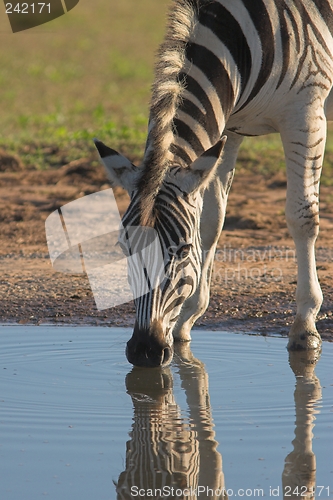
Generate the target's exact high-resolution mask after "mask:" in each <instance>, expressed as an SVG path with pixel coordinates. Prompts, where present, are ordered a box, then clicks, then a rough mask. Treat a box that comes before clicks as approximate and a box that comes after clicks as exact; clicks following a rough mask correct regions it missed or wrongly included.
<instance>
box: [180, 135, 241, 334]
mask: <svg viewBox="0 0 333 500" xmlns="http://www.w3.org/2000/svg"><path fill="white" fill-rule="evenodd" d="M226 135H227V137H228V139H227V142H226V145H225V147H224V153H223V161H222V163H221V165H220V166H219V168H218V172H217V176H216V178H215V179H214V180H213V181H212V182H211V184H210V186H209V188H208V189H207V190H206V191H205V194H204V204H203V210H202V215H201V225H200V233H201V242H202V267H201V277H200V281H199V286H198V288H197V290H196V291H195V293H194V294H193V295H192V296H191V297H189V298H188V299H187V300H186V301H185V302H184V305H183V307H182V310H181V313H180V316H179V319H178V321H177V324H176V326H175V328H174V330H173V336H174V339H175V340H179V341H188V340H191V329H192V326H193V325H194V323H195V322H196V320H197V319H198V318H200V317H201V316H202V315H203V314H204V312H205V311H206V309H207V307H208V305H209V299H210V282H211V276H212V271H213V265H214V256H215V250H216V245H217V242H218V240H219V237H220V234H221V231H222V228H223V224H224V218H225V211H226V206H227V199H228V194H229V190H230V187H231V183H232V179H233V176H234V168H235V163H236V159H237V153H238V149H239V146H240V144H241V142H242V140H243V138H242V137H241V136H238V135H236V134H234V133H232V132H227V133H226Z"/></svg>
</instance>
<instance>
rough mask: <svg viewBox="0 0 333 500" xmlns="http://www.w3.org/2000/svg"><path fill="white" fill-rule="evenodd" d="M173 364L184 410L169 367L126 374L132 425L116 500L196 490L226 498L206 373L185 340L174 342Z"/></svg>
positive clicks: (190, 497)
mask: <svg viewBox="0 0 333 500" xmlns="http://www.w3.org/2000/svg"><path fill="white" fill-rule="evenodd" d="M174 364H175V365H176V366H177V368H178V372H179V375H180V379H181V385H182V388H183V390H184V391H185V394H186V402H187V406H188V413H187V414H185V413H182V411H181V409H180V407H179V406H178V405H177V403H176V402H175V399H174V394H173V378H172V374H171V371H170V369H169V368H166V369H164V370H163V371H161V370H160V369H159V368H157V369H150V370H147V369H145V368H143V369H142V368H134V369H133V370H132V371H131V372H130V373H129V374H128V375H127V377H126V388H127V392H128V394H129V395H130V396H131V398H132V401H133V407H134V423H133V426H132V431H131V433H130V438H131V439H130V440H129V441H128V442H127V445H126V470H125V471H124V472H122V473H121V474H120V476H119V480H118V483H117V485H116V489H117V498H118V500H130V499H133V498H136V497H137V498H154V499H155V500H159V499H163V498H186V499H187V500H196V499H197V497H198V496H199V494H198V492H200V498H210V499H212V500H217V499H221V500H222V499H223V500H226V499H227V495H226V494H225V492H224V476H223V472H222V457H221V455H220V453H219V452H218V451H217V445H218V443H217V441H216V440H215V433H214V431H213V427H214V424H213V419H212V414H211V407H210V401H209V394H208V375H207V373H206V371H205V368H204V365H203V363H202V362H200V361H199V360H197V359H196V358H194V357H193V355H192V353H191V351H190V348H189V345H188V344H177V345H176V346H175V360H174ZM202 488H205V491H203V490H202ZM208 488H209V490H208ZM139 492H140V493H141V495H139ZM205 493H206V494H207V496H205Z"/></svg>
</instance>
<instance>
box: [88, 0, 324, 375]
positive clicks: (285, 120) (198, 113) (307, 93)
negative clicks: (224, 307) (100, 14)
mask: <svg viewBox="0 0 333 500" xmlns="http://www.w3.org/2000/svg"><path fill="white" fill-rule="evenodd" d="M332 59H333V1H332V0H232V1H230V0H173V4H172V6H171V9H170V15H169V21H168V24H167V30H166V35H165V39H164V41H163V42H162V45H161V46H160V49H159V51H158V54H157V61H156V67H155V78H154V82H153V86H152V97H151V105H150V116H149V125H148V135H147V142H146V149H145V154H144V158H143V162H142V164H141V166H139V167H136V166H134V165H133V164H132V163H131V162H130V161H129V160H128V159H126V158H125V157H124V156H122V155H120V154H119V153H117V152H116V151H114V150H112V149H111V148H109V147H108V146H105V145H104V144H103V143H101V142H100V141H96V147H97V149H98V151H99V154H100V156H101V159H102V161H103V163H104V164H105V166H106V169H107V172H108V176H109V178H110V180H111V183H113V184H115V185H120V186H122V187H123V188H124V189H126V190H127V191H128V193H129V194H130V197H131V202H130V204H129V207H128V210H127V212H126V213H125V215H124V218H123V226H124V228H126V226H127V225H140V226H142V227H151V228H154V229H155V230H156V231H157V233H158V235H159V239H160V242H161V245H162V248H163V255H164V259H165V271H166V278H165V279H164V281H163V282H162V283H161V285H160V286H159V287H157V288H155V289H152V290H150V291H149V293H147V294H145V296H143V297H141V298H139V299H137V300H136V301H135V308H136V322H135V326H134V331H133V335H132V338H131V339H130V340H129V342H128V344H127V358H128V360H129V361H130V362H131V363H132V364H134V365H142V366H165V365H167V364H168V363H170V361H171V359H172V354H173V342H174V340H178V341H189V340H190V339H191V334H190V332H191V328H192V326H193V325H194V323H195V321H196V320H197V319H198V318H199V317H200V316H201V315H202V314H203V313H204V312H205V310H206V308H207V307H208V304H209V288H210V281H211V274H212V265H213V259H214V253H215V249H216V245H217V242H218V239H219V237H220V234H221V231H222V226H223V222H224V217H225V210H226V203H227V198H228V193H229V189H230V186H231V183H232V179H233V173H234V169H235V163H236V158H237V153H238V149H239V146H240V144H241V142H242V139H243V138H244V136H258V135H265V134H269V133H279V134H280V136H281V139H282V143H283V147H284V153H285V161H286V168H287V194H286V210H285V214H286V221H287V225H288V228H289V231H290V233H291V235H292V237H293V240H294V243H295V247H296V254H297V263H298V271H297V288H296V305H297V311H296V316H295V319H294V322H293V324H292V326H291V329H290V331H289V340H288V349H289V350H311V349H317V348H319V347H320V344H321V337H320V335H319V333H318V331H317V329H316V324H315V321H316V316H317V313H318V311H319V309H320V307H321V304H322V300H323V297H322V292H321V288H320V285H319V282H318V278H317V272H316V262H315V248H314V246H315V241H316V238H317V235H318V231H319V181H320V173H321V168H322V162H323V156H324V149H325V140H326V121H327V120H329V119H333V93H332V92H331V89H332V79H333V60H332ZM125 240H126V238H125ZM123 243H124V242H123ZM125 243H126V241H125ZM254 293H255V290H254Z"/></svg>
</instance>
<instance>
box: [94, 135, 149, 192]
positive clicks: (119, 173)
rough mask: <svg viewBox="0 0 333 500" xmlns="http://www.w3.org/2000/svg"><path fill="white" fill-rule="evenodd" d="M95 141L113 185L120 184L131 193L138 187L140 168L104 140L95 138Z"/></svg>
mask: <svg viewBox="0 0 333 500" xmlns="http://www.w3.org/2000/svg"><path fill="white" fill-rule="evenodd" d="M94 143H95V146H96V148H97V151H98V153H99V156H100V157H101V160H102V163H103V165H104V167H105V168H106V171H107V175H108V178H109V179H110V181H111V184H112V186H120V187H122V188H124V189H126V191H127V192H128V193H129V194H131V193H132V191H134V189H135V187H136V181H137V179H138V176H139V173H140V169H139V168H138V167H136V166H135V165H133V163H131V162H130V161H129V160H128V159H127V158H125V156H123V155H121V154H120V153H117V151H115V150H114V149H111V148H109V147H108V146H106V145H105V144H104V143H103V142H102V141H99V140H98V139H94Z"/></svg>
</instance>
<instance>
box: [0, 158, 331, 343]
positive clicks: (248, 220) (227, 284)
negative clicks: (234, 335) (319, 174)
mask: <svg viewBox="0 0 333 500" xmlns="http://www.w3.org/2000/svg"><path fill="white" fill-rule="evenodd" d="M46 153H47V152H46ZM51 153H52V152H51ZM91 160H92V159H91V158H86V159H80V160H77V161H74V162H71V163H70V164H68V165H64V166H62V167H60V168H57V169H55V168H52V169H51V168H50V169H48V170H44V171H36V170H32V169H31V170H29V169H27V168H26V167H25V166H24V165H23V164H22V161H21V160H20V158H18V157H15V156H12V155H9V154H7V153H6V152H4V151H0V228H1V246H0V317H1V319H0V321H1V322H2V323H21V324H22V323H23V324H24V323H30V324H79V325H80V324H88V325H105V326H132V325H133V324H134V308H133V304H132V303H128V304H125V305H122V306H119V307H116V308H111V309H107V310H104V311H98V310H97V308H96V305H95V302H94V298H93V295H92V292H91V289H90V286H89V282H88V279H87V277H86V275H84V274H72V275H68V274H63V273H60V272H56V271H55V270H54V269H53V268H52V266H51V262H50V260H49V255H48V249H47V244H46V238H45V220H46V218H47V216H48V215H49V214H50V213H51V212H53V211H54V210H56V209H58V208H59V207H61V206H62V205H64V204H65V203H68V202H69V201H72V200H73V199H76V198H78V197H82V196H84V195H87V194H91V193H93V192H96V191H99V190H101V189H105V188H108V187H109V185H108V183H107V179H106V176H105V174H104V171H103V168H102V167H101V166H100V167H92V166H91ZM285 188H286V182H285V177H284V175H283V174H281V173H279V174H277V175H276V176H275V177H274V178H271V179H269V180H268V179H265V178H263V177H261V176H259V175H253V174H251V175H250V174H249V173H246V171H244V169H242V170H241V171H240V172H237V173H236V175H235V179H234V183H233V186H232V189H231V193H230V196H229V203H228V212H227V218H226V223H225V228H224V231H223V233H222V237H221V239H220V243H219V247H218V251H217V254H216V261H215V266H214V274H213V283H212V294H211V301H210V306H209V309H208V310H207V312H206V313H205V315H204V316H203V317H202V318H201V319H200V320H199V321H198V322H197V324H196V327H200V328H209V329H223V330H233V331H239V332H241V331H247V332H253V333H258V334H262V335H271V334H277V335H287V334H288V330H289V328H290V325H291V323H292V320H293V316H294V313H295V299H294V296H295V288H296V256H295V251H294V246H293V242H292V240H291V238H290V236H289V233H288V231H287V228H286V223H285V218H284V203H285ZM330 191H331V189H330V188H328V187H322V189H321V206H320V209H321V229H320V235H319V239H318V242H317V268H318V275H319V279H320V283H321V287H322V290H323V294H324V303H323V306H322V308H321V311H320V313H319V315H318V323H317V325H318V331H319V332H320V333H321V335H322V337H323V339H326V340H332V339H333V285H332V276H333V210H332V194H331V192H330ZM118 200H119V203H120V205H121V206H122V207H123V208H125V206H126V203H127V198H126V196H125V195H124V194H123V193H122V192H119V193H118Z"/></svg>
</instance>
